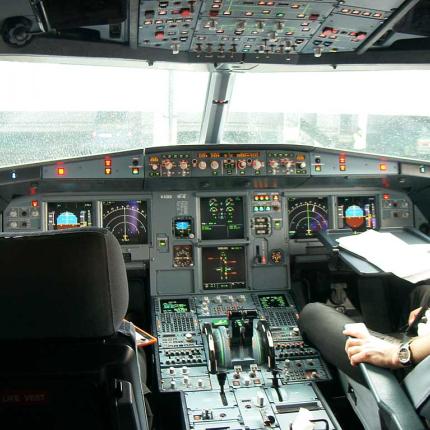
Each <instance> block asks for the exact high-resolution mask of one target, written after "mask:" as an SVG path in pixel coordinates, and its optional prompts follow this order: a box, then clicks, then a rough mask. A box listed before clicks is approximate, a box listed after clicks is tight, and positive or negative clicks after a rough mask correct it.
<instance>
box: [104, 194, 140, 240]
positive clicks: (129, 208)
mask: <svg viewBox="0 0 430 430" xmlns="http://www.w3.org/2000/svg"><path fill="white" fill-rule="evenodd" d="M102 205H103V227H105V228H107V229H108V230H110V231H111V232H112V233H113V234H114V236H115V237H116V238H117V239H118V242H119V243H120V244H122V245H138V244H144V243H148V217H147V207H146V202H145V201H141V200H129V201H108V202H103V203H102Z"/></svg>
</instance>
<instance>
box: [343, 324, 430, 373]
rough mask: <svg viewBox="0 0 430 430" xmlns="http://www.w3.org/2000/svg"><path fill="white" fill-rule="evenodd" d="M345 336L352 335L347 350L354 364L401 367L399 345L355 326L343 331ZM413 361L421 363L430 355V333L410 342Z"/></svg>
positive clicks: (347, 343) (390, 367) (391, 367)
mask: <svg viewBox="0 0 430 430" xmlns="http://www.w3.org/2000/svg"><path fill="white" fill-rule="evenodd" d="M343 334H344V335H345V336H351V338H349V339H348V340H347V341H346V345H345V351H346V353H347V354H348V358H349V361H350V363H351V365H352V366H356V365H357V364H359V363H370V364H374V365H375V366H380V367H386V368H389V369H399V368H401V367H403V366H402V364H401V363H400V361H399V345H398V344H394V343H391V342H387V341H385V340H382V339H379V338H377V337H375V336H372V335H371V334H369V333H364V332H362V331H359V330H354V329H353V328H350V329H347V330H344V331H343ZM410 351H411V356H412V361H413V363H414V364H417V363H419V362H420V361H422V360H424V358H426V357H427V356H429V355H430V334H428V335H425V336H418V337H416V338H414V339H413V340H412V342H411V344H410Z"/></svg>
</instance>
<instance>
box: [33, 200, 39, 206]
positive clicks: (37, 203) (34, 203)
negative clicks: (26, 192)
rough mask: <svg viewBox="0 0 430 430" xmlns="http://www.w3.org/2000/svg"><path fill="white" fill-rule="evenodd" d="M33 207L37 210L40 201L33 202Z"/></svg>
mask: <svg viewBox="0 0 430 430" xmlns="http://www.w3.org/2000/svg"><path fill="white" fill-rule="evenodd" d="M31 206H33V207H34V208H37V207H38V206H39V201H38V200H32V201H31Z"/></svg>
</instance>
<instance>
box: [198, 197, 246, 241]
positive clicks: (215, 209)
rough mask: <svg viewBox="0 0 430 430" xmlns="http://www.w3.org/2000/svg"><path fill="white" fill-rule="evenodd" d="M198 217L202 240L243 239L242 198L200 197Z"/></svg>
mask: <svg viewBox="0 0 430 430" xmlns="http://www.w3.org/2000/svg"><path fill="white" fill-rule="evenodd" d="M200 216H201V231H202V239H203V240H224V239H243V238H244V214H243V198H242V197H240V196H236V197H202V198H201V199H200Z"/></svg>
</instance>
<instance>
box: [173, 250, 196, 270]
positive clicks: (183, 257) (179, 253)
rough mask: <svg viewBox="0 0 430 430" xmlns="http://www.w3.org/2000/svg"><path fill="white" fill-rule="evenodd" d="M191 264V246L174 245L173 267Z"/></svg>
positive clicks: (190, 265) (189, 265)
mask: <svg viewBox="0 0 430 430" xmlns="http://www.w3.org/2000/svg"><path fill="white" fill-rule="evenodd" d="M193 265H194V263H193V246H192V245H174V246H173V267H192V266H193Z"/></svg>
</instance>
